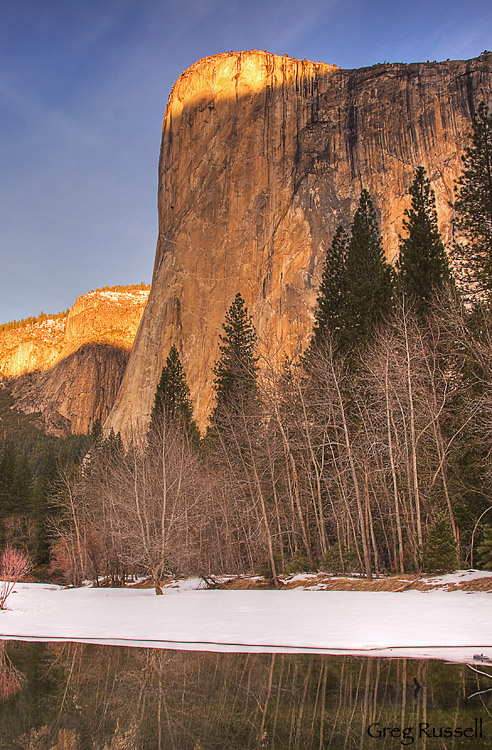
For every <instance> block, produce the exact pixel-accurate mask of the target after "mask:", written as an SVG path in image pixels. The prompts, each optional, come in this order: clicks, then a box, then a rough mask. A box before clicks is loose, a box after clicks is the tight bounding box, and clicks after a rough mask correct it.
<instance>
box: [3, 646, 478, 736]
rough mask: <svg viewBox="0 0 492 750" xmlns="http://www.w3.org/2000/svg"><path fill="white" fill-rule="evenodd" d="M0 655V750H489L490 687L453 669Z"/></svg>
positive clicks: (246, 658) (90, 654)
mask: <svg viewBox="0 0 492 750" xmlns="http://www.w3.org/2000/svg"><path fill="white" fill-rule="evenodd" d="M2 653H3V661H0V664H4V665H6V671H5V675H6V679H7V683H8V680H10V681H11V682H10V684H11V686H12V687H11V688H9V689H8V690H7V691H5V692H2V693H1V695H0V698H1V700H2V702H1V703H0V747H1V748H9V750H10V749H11V748H12V749H13V748H22V749H23V750H27V749H29V750H86V748H87V749H88V748H91V749H94V750H153V749H154V748H155V749H156V750H164V749H167V748H172V749H173V750H174V749H175V750H185V748H186V750H189V749H193V750H212V749H213V750H216V749H220V748H224V750H226V749H227V750H236V748H237V750H243V748H262V749H270V748H271V749H272V750H275V749H279V748H302V749H303V750H304V749H305V748H316V749H317V750H325V749H327V748H337V750H338V748H347V749H350V748H372V749H373V750H380V749H383V748H390V747H392V748H399V747H402V746H403V747H405V746H412V745H413V747H419V748H420V747H424V748H429V750H431V748H439V749H441V748H446V749H447V748H461V747H466V748H470V749H471V748H489V747H490V748H492V718H491V712H492V694H491V693H486V692H482V691H485V690H487V689H488V688H489V687H491V686H492V681H491V680H490V679H489V678H487V677H486V676H484V675H480V674H477V673H473V672H471V671H470V670H469V669H467V667H466V666H462V665H456V664H445V663H443V662H431V661H414V660H406V659H395V660H388V659H386V660H383V659H362V658H355V657H339V658H335V657H329V656H317V655H293V654H214V653H206V652H184V651H159V650H151V649H133V648H120V647H111V646H88V645H82V644H29V643H15V642H10V643H9V644H7V646H6V647H5V649H2ZM0 675H1V671H0ZM13 675H15V679H16V680H17V682H15V681H14V678H13ZM22 675H23V676H24V677H22ZM14 682H15V689H14V687H13V686H14ZM1 685H2V678H1V677H0V691H1ZM469 696H471V697H469ZM464 730H467V732H466V733H464ZM460 732H461V734H460ZM450 734H451V735H456V736H449V735H450ZM480 734H481V735H482V736H481V737H480ZM433 735H434V736H433ZM436 735H437V736H436Z"/></svg>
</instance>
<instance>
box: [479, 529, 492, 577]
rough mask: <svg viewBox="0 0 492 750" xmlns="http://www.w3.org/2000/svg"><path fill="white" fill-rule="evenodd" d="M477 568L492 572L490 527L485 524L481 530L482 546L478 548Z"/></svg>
mask: <svg viewBox="0 0 492 750" xmlns="http://www.w3.org/2000/svg"><path fill="white" fill-rule="evenodd" d="M477 552H478V554H479V563H478V564H479V566H480V568H481V569H482V570H492V526H490V524H487V525H486V526H485V527H484V530H483V539H482V544H481V545H480V547H478V549H477Z"/></svg>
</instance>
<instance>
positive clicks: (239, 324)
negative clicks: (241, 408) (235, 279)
mask: <svg viewBox="0 0 492 750" xmlns="http://www.w3.org/2000/svg"><path fill="white" fill-rule="evenodd" d="M222 328H223V330H224V335H220V336H219V338H220V341H221V343H220V344H219V350H220V357H219V359H218V360H217V362H216V363H215V365H214V370H213V371H214V375H215V378H214V388H215V395H216V406H215V411H214V417H215V416H216V415H217V414H218V413H219V412H220V411H221V410H222V409H223V408H227V407H231V406H234V403H235V401H236V400H237V399H241V400H243V399H244V398H249V397H252V396H254V394H255V391H256V379H257V373H258V358H257V357H255V355H254V351H255V346H256V331H255V328H254V326H253V321H252V319H251V316H250V315H249V314H248V310H247V308H246V305H245V302H244V300H243V298H242V297H241V295H240V294H239V293H238V294H236V298H235V299H234V302H233V303H232V305H231V306H230V308H229V310H228V311H227V313H226V316H225V322H224V323H223V325H222ZM214 417H213V418H212V421H214Z"/></svg>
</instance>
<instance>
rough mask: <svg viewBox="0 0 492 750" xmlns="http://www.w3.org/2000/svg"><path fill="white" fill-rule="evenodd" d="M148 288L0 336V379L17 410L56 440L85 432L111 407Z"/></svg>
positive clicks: (92, 301)
mask: <svg viewBox="0 0 492 750" xmlns="http://www.w3.org/2000/svg"><path fill="white" fill-rule="evenodd" d="M148 294H149V290H148V289H146V288H139V287H136V288H132V287H127V288H120V289H101V290H97V291H93V292H89V293H88V294H85V295H83V296H82V297H79V298H78V299H77V300H76V302H75V304H74V305H73V307H72V308H71V309H70V310H69V311H68V313H67V314H66V315H64V316H61V317H55V318H48V319H46V320H39V321H37V322H34V323H31V324H30V325H27V326H23V327H20V328H17V329H14V330H10V331H2V332H1V333H0V374H1V376H2V379H3V380H5V381H7V382H8V386H9V389H10V391H11V393H12V395H13V397H14V403H15V406H16V408H17V409H20V410H21V411H24V412H26V413H28V414H30V413H33V412H40V413H41V416H40V421H41V423H42V426H43V427H44V428H45V429H46V430H47V431H48V432H51V433H53V434H56V435H63V434H66V433H68V432H81V433H84V432H87V430H88V429H89V428H90V426H91V424H92V423H93V421H94V420H95V419H101V420H102V421H104V420H105V419H106V418H107V416H108V414H109V411H110V410H111V407H112V406H113V404H114V402H115V399H116V394H117V392H118V389H119V386H120V383H121V379H122V377H123V373H124V371H125V367H126V364H127V361H128V357H129V353H130V349H131V347H132V344H133V341H134V339H135V334H136V332H137V328H138V326H139V323H140V319H141V317H142V313H143V310H144V308H145V304H146V302H147V298H148Z"/></svg>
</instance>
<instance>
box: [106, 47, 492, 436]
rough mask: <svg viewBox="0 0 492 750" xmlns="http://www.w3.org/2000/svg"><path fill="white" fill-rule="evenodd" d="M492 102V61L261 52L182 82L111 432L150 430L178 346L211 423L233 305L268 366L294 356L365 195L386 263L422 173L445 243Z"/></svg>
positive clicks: (202, 419)
mask: <svg viewBox="0 0 492 750" xmlns="http://www.w3.org/2000/svg"><path fill="white" fill-rule="evenodd" d="M491 98H492V55H491V54H484V55H482V56H480V57H479V58H477V59H474V60H470V61H451V62H444V63H426V64H423V63H422V64H421V63H418V64H412V65H404V64H399V63H396V64H391V65H377V66H375V67H372V68H365V69H361V70H340V69H338V68H337V67H336V66H331V65H325V64H323V63H313V62H309V61H306V60H302V61H300V60H294V59H291V58H289V57H280V56H276V55H271V54H269V53H267V52H257V51H253V52H240V53H230V54H221V55H216V56H214V57H209V58H206V59H204V60H201V61H199V62H198V63H196V64H195V65H193V66H192V67H191V68H189V69H188V70H187V71H186V72H185V73H183V74H182V76H181V77H180V78H179V80H178V81H177V83H176V84H175V86H174V88H173V90H172V92H171V95H170V98H169V102H168V104H167V107H166V112H165V116H164V124H163V134H162V146H161V154H160V163H159V196H158V206H159V239H158V244H157V251H156V259H155V266H154V276H153V284H152V290H151V294H150V297H149V302H148V305H147V308H146V310H145V314H144V317H143V320H142V325H141V327H140V330H139V333H138V335H137V338H136V341H135V344H134V347H133V350H132V354H131V357H130V361H129V364H128V367H127V370H126V373H125V376H124V379H123V382H122V387H121V389H120V392H119V395H118V398H117V401H116V404H115V406H114V408H113V410H112V413H111V415H110V417H109V420H108V422H107V426H108V427H109V426H113V427H114V429H115V430H121V431H122V434H123V435H127V436H128V434H129V432H130V429H131V425H132V424H137V425H138V424H141V425H144V424H145V423H146V422H147V420H148V418H149V414H150V410H151V406H152V402H153V397H154V393H155V388H156V384H157V382H158V379H159V375H160V371H161V368H162V366H163V364H164V361H165V358H166V356H167V354H168V352H169V348H170V346H171V345H172V344H173V343H174V344H176V346H177V347H178V350H179V351H180V353H181V357H182V361H183V365H184V367H185V370H186V372H187V376H188V381H189V384H190V388H191V395H192V398H193V400H194V403H195V411H196V416H197V418H198V421H199V423H200V425H201V426H202V427H203V426H204V425H205V423H206V419H207V415H208V413H209V410H210V408H211V401H212V388H211V384H212V374H211V369H212V366H213V363H214V361H215V359H216V358H217V354H218V348H217V344H218V335H219V333H220V330H221V325H222V322H223V320H224V315H225V312H226V310H227V309H228V307H229V305H230V304H231V302H232V300H233V298H234V296H235V294H236V292H238V291H239V292H241V294H242V295H243V297H244V298H245V300H246V303H247V305H248V308H249V310H250V312H251V314H252V316H253V320H254V323H255V326H256V328H257V331H258V335H259V341H260V347H261V349H262V350H263V352H266V353H268V354H269V355H270V356H273V357H276V356H278V355H280V354H283V353H284V352H286V353H287V354H289V355H295V354H298V353H300V352H301V351H302V349H303V348H304V346H305V344H306V341H307V339H308V337H309V332H310V330H311V326H312V313H313V309H314V306H315V302H316V296H317V288H318V286H319V280H320V274H321V270H322V264H323V257H324V251H325V249H326V247H327V245H328V244H329V242H330V241H331V238H332V236H333V233H334V230H335V228H336V226H337V225H338V224H339V223H344V224H345V225H349V224H350V221H351V218H352V216H353V213H354V211H355V208H356V205H357V201H358V198H359V195H360V191H361V188H362V187H364V188H367V189H368V190H369V191H370V193H371V195H372V197H373V199H374V202H375V205H376V207H377V210H378V211H379V213H380V218H381V226H382V232H383V236H384V241H385V249H386V252H387V255H388V257H389V258H390V259H393V258H394V257H395V255H396V253H397V247H398V233H399V231H400V230H401V226H402V218H403V211H404V208H405V206H406V205H407V201H408V198H407V196H406V193H407V190H408V188H409V186H410V184H411V182H412V180H413V176H414V171H415V168H416V167H417V166H418V165H420V164H422V165H423V166H424V167H425V168H426V169H427V173H428V176H429V177H430V179H431V181H432V187H433V189H434V191H435V192H436V197H437V203H438V211H439V216H440V222H441V227H440V228H441V231H442V233H443V237H444V239H445V240H446V241H449V240H450V238H451V223H450V220H451V209H450V206H449V201H450V200H451V199H452V197H453V184H454V180H455V178H456V177H457V176H458V175H459V172H460V169H461V161H460V157H461V155H462V153H463V150H464V147H465V146H466V145H467V143H468V138H469V133H470V125H471V118H472V116H473V113H474V110H475V108H476V106H477V104H478V102H479V101H480V100H481V99H486V100H490V99H491Z"/></svg>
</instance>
